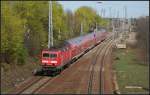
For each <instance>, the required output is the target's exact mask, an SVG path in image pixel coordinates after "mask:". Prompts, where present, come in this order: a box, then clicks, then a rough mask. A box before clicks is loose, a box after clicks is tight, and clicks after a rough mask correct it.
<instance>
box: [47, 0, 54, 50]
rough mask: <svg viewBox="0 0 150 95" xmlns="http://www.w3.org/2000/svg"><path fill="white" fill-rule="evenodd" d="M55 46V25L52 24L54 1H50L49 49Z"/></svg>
mask: <svg viewBox="0 0 150 95" xmlns="http://www.w3.org/2000/svg"><path fill="white" fill-rule="evenodd" d="M52 46H53V23H52V1H49V32H48V48H50V47H52Z"/></svg>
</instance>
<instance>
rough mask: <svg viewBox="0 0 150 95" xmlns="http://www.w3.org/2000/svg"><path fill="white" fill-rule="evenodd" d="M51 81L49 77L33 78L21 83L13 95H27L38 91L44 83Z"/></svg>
mask: <svg viewBox="0 0 150 95" xmlns="http://www.w3.org/2000/svg"><path fill="white" fill-rule="evenodd" d="M49 80H51V78H50V77H42V76H33V77H31V78H30V79H28V80H26V81H25V82H23V83H21V84H20V85H19V86H18V87H17V88H16V89H15V90H14V91H12V92H11V93H13V94H29V93H32V92H34V91H36V90H38V89H39V88H40V87H41V86H43V85H44V84H45V83H46V82H48V81H49Z"/></svg>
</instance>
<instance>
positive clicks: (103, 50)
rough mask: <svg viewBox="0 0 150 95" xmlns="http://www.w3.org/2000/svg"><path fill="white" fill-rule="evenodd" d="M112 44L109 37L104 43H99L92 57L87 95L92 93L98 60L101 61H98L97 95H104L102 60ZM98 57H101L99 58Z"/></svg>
mask: <svg viewBox="0 0 150 95" xmlns="http://www.w3.org/2000/svg"><path fill="white" fill-rule="evenodd" d="M112 42H113V39H112V37H110V38H109V39H107V40H105V41H104V42H102V43H101V47H100V48H98V49H97V50H96V54H94V55H93V57H94V58H93V60H92V62H91V66H90V67H91V68H90V69H91V70H89V71H90V76H89V82H88V94H93V93H92V89H93V85H94V84H93V81H94V73H95V72H94V71H95V70H94V69H95V68H96V64H98V63H97V61H98V58H99V59H101V60H100V63H101V64H100V71H99V81H100V82H99V94H104V91H103V89H104V84H103V83H104V79H103V74H102V73H103V71H104V61H105V60H104V59H105V55H107V51H108V50H109V48H110V47H111V46H112ZM99 55H101V56H100V57H99Z"/></svg>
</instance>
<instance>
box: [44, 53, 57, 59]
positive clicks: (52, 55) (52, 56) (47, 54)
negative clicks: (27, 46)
mask: <svg viewBox="0 0 150 95" xmlns="http://www.w3.org/2000/svg"><path fill="white" fill-rule="evenodd" d="M43 57H50V58H56V57H57V54H52V53H51V54H49V53H44V54H43Z"/></svg>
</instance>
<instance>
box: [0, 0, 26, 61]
mask: <svg viewBox="0 0 150 95" xmlns="http://www.w3.org/2000/svg"><path fill="white" fill-rule="evenodd" d="M1 3H2V6H1V8H2V12H1V21H2V24H1V35H3V36H1V37H2V38H1V39H2V41H1V42H2V43H1V49H2V53H3V54H4V55H6V56H3V57H4V59H5V61H6V62H7V63H10V61H13V62H15V63H17V61H18V59H20V56H19V54H20V51H19V49H22V48H23V44H22V43H23V34H24V32H25V29H24V24H25V22H26V21H25V20H24V19H21V18H20V16H19V15H18V14H15V13H14V10H13V9H12V6H11V5H10V4H11V2H6V1H4V2H1Z"/></svg>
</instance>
